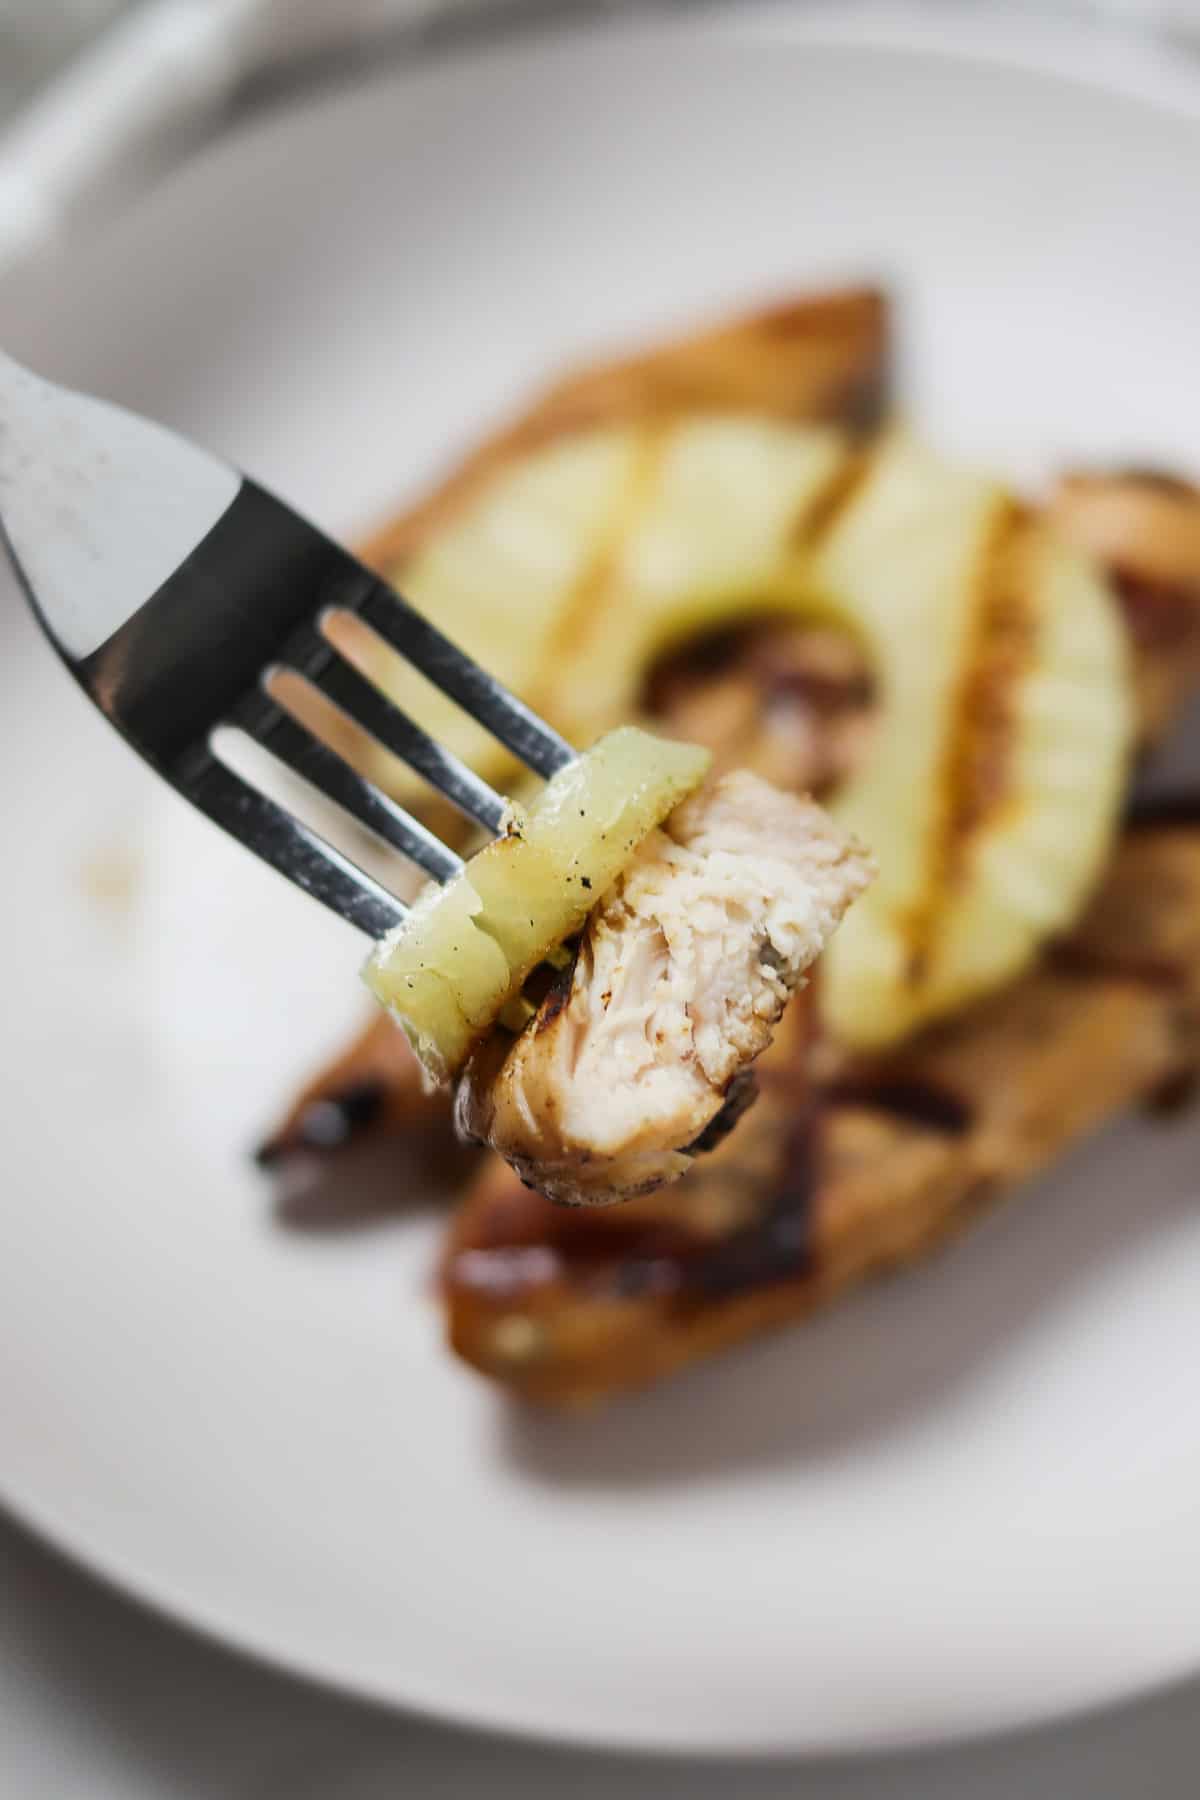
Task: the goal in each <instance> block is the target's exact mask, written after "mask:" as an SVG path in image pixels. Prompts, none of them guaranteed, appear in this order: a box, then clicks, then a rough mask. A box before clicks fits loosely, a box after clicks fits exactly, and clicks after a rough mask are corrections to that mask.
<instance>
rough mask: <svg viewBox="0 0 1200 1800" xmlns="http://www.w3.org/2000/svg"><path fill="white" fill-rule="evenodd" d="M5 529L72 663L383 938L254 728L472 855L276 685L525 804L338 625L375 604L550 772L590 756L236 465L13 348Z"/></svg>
mask: <svg viewBox="0 0 1200 1800" xmlns="http://www.w3.org/2000/svg"><path fill="white" fill-rule="evenodd" d="M0 536H2V537H3V539H4V540H5V541H6V543H7V547H8V550H9V553H10V555H11V558H12V561H13V564H14V567H15V569H16V571H17V575H18V578H19V580H20V582H21V584H22V586H23V587H24V590H25V593H26V595H27V596H28V599H29V602H30V604H31V606H32V607H33V610H34V612H35V613H36V615H37V617H38V619H39V621H40V622H41V624H42V626H43V628H44V629H45V631H46V634H47V636H48V637H49V638H50V641H51V643H52V644H53V645H54V648H55V649H56V650H57V651H58V653H59V655H60V656H61V657H62V659H63V661H64V662H65V663H66V665H67V667H68V669H70V671H71V673H72V674H73V675H74V676H75V678H76V680H77V681H78V682H79V683H80V685H81V686H82V687H83V689H84V691H85V692H86V693H87V694H88V695H89V697H90V698H91V699H92V700H94V701H95V703H96V705H97V706H98V707H99V708H100V710H101V712H102V713H104V715H105V717H106V718H107V719H108V720H109V721H110V723H111V724H113V725H115V726H116V728H117V730H118V731H119V732H120V733H121V735H122V736H123V737H124V738H125V739H126V740H127V742H129V743H130V744H132V745H133V747H134V749H135V750H137V751H139V752H140V754H141V755H142V756H144V757H145V758H146V761H147V762H149V763H150V764H152V766H153V767H154V768H155V769H157V770H158V772H159V774H160V775H163V776H165V778H166V779H167V780H168V781H169V782H170V783H171V785H172V786H173V787H175V788H177V789H178V790H179V792H180V793H181V794H183V795H184V796H185V798H186V799H188V800H190V801H191V802H192V803H193V805H195V806H198V807H199V808H200V810H201V812H204V813H207V814H208V816H209V818H210V819H214V820H215V821H216V822H217V824H218V825H222V826H224V828H225V830H226V831H229V832H231V833H232V834H233V836H234V837H236V838H237V839H238V841H239V842H240V843H242V844H244V845H245V846H246V847H247V849H250V850H253V851H254V853H255V854H256V855H257V856H261V857H262V858H263V860H264V861H265V862H268V863H270V864H271V866H272V867H273V868H275V869H278V870H279V871H280V873H281V874H283V875H286V876H287V878H288V880H289V881H292V882H294V883H295V884H296V886H297V887H300V888H303V889H304V891H305V892H306V893H309V894H312V895H313V897H314V898H315V899H317V900H320V901H322V902H323V903H324V904H325V905H326V906H328V907H330V908H331V909H332V910H333V911H334V912H336V913H338V914H339V915H340V916H341V917H342V918H344V919H346V920H347V921H348V922H349V923H350V924H352V925H356V926H357V927H358V928H359V929H360V930H362V931H365V932H367V933H369V935H370V936H372V937H382V936H383V935H384V934H385V933H386V932H388V931H390V930H391V929H392V928H393V927H394V926H395V925H397V924H399V922H400V921H401V920H402V919H403V917H404V915H405V911H406V908H405V906H404V903H403V902H402V901H401V900H400V899H398V898H397V897H396V896H395V895H394V894H392V893H389V892H388V890H387V889H386V888H385V887H383V886H381V885H380V883H379V882H378V881H376V880H374V879H373V878H372V877H371V876H370V875H368V874H366V873H365V872H364V871H363V870H362V869H360V868H358V867H357V865H356V864H355V863H353V862H352V861H351V860H350V859H349V858H348V857H346V856H344V855H343V854H342V853H341V852H340V851H339V850H338V849H336V848H335V847H334V846H333V845H332V844H330V843H329V842H328V841H327V840H326V839H325V838H324V837H322V836H321V835H320V834H319V833H318V832H317V831H316V830H314V829H313V828H311V827H310V826H309V825H308V824H306V823H305V822H304V821H303V820H302V819H301V818H299V817H297V816H296V815H295V814H294V813H292V812H291V811H290V810H288V808H286V807H285V806H283V805H281V804H280V803H279V802H278V801H276V800H274V799H272V798H271V797H270V796H269V795H267V794H264V793H263V792H261V791H260V790H259V789H258V788H257V787H255V786H254V785H252V783H250V782H249V781H247V780H246V779H245V778H244V777H243V776H242V775H240V774H238V773H237V772H236V771H235V770H234V769H233V768H232V767H230V766H229V764H228V763H227V762H225V761H222V760H221V757H220V756H219V755H218V753H217V751H216V750H215V749H214V743H213V740H214V736H215V735H216V734H217V733H218V732H220V730H221V728H222V727H226V726H232V727H236V728H239V729H240V730H241V731H242V732H244V733H246V734H247V735H248V736H249V737H250V738H252V739H253V740H254V741H255V742H256V743H258V744H259V745H261V746H262V747H263V748H264V749H265V750H267V751H268V752H269V753H270V754H271V755H272V756H273V757H274V758H276V759H277V760H278V762H280V763H282V764H284V765H285V766H286V767H288V768H290V769H291V770H292V771H293V772H294V773H295V774H297V775H299V776H300V777H302V779H303V780H304V781H306V782H308V783H310V784H311V785H312V786H313V787H315V788H317V789H318V790H319V791H320V792H321V793H322V794H324V795H325V796H326V798H327V799H329V800H331V801H332V802H333V803H334V804H335V805H336V806H338V807H341V808H342V809H343V810H344V811H345V812H346V813H349V814H350V815H351V816H352V817H353V818H354V819H356V820H357V821H358V823H359V824H360V825H362V826H364V827H365V828H366V829H367V830H368V831H369V832H371V833H372V834H373V835H374V836H375V837H376V838H379V839H382V840H383V842H384V843H385V844H388V845H390V846H391V847H392V848H393V849H395V850H398V851H400V852H401V853H402V854H403V855H404V856H405V857H408V858H409V859H411V861H413V862H415V863H417V864H418V865H419V866H420V867H421V868H422V869H423V870H425V872H426V873H427V874H429V875H431V876H433V877H434V878H435V880H438V881H446V880H448V879H449V878H450V877H451V876H452V875H454V874H455V873H456V872H457V871H458V870H459V869H460V868H461V867H462V863H461V860H460V858H459V857H458V856H456V855H455V853H454V852H453V851H452V850H450V849H449V848H448V847H447V846H446V845H445V844H444V843H442V841H441V839H440V838H438V837H436V836H434V835H433V833H432V832H430V831H428V830H427V829H426V828H425V826H423V825H422V824H421V823H420V822H419V821H418V820H417V819H415V818H413V817H412V815H411V814H410V813H408V812H406V811H405V810H404V808H403V807H401V806H399V805H398V804H397V803H396V802H395V801H394V800H392V799H391V798H389V797H388V795H386V794H384V793H383V792H381V791H380V789H379V788H378V787H376V786H374V785H373V784H372V783H371V782H370V781H368V780H366V779H365V778H364V777H363V776H362V775H360V774H359V773H358V772H357V771H356V770H355V769H354V768H352V767H351V765H350V764H349V763H348V762H346V761H345V760H344V759H343V757H342V756H340V755H339V754H337V752H336V751H334V750H333V749H331V748H330V746H329V745H328V744H327V743H325V742H323V741H322V740H321V739H320V738H319V737H317V736H316V735H315V734H314V732H313V731H312V730H311V729H310V728H309V726H308V725H305V724H301V723H300V721H299V720H298V719H297V718H296V717H294V716H293V715H292V714H291V713H290V712H288V711H287V710H285V708H284V707H283V706H282V705H281V704H280V703H279V702H278V700H277V699H275V698H273V697H272V695H271V694H270V693H268V691H267V688H266V682H267V680H268V678H269V677H270V676H271V675H272V674H273V673H274V672H275V671H278V670H279V669H292V670H295V671H297V672H298V673H299V674H300V675H301V676H303V677H305V678H306V679H307V680H308V681H309V682H311V683H312V685H313V686H314V687H316V688H317V689H318V690H319V691H320V693H322V694H323V695H324V696H325V698H326V700H327V701H329V702H331V703H332V705H333V706H334V707H335V708H336V709H337V710H338V712H339V713H340V714H342V715H343V717H344V718H348V719H349V720H351V721H353V722H354V723H355V724H357V725H358V726H360V727H361V728H362V729H364V730H365V731H367V732H368V733H369V734H370V735H371V736H372V737H373V738H374V739H376V740H377V741H378V743H380V744H382V745H384V746H385V747H386V748H387V749H388V750H390V751H393V752H394V753H395V754H396V755H397V756H399V757H401V758H402V759H403V761H404V762H406V763H407V764H408V765H409V766H410V767H411V768H413V769H415V770H416V771H417V772H418V773H419V774H420V775H421V776H423V777H424V778H425V780H426V781H428V782H429V783H430V784H431V785H432V786H433V787H434V788H436V789H437V790H438V791H439V792H440V793H442V794H444V795H445V796H446V798H447V799H448V800H450V801H452V802H453V804H454V805H455V806H456V807H457V808H458V809H459V810H460V811H461V812H463V813H465V814H466V815H467V817H468V818H470V819H472V820H474V821H475V822H477V823H478V824H480V825H482V826H484V827H486V829H487V830H489V831H490V832H492V833H493V835H495V834H498V833H499V832H501V831H502V830H503V829H504V826H505V822H506V818H507V815H508V802H507V801H506V800H505V798H504V797H503V796H502V795H500V794H497V793H496V792H495V790H494V789H492V788H491V787H489V786H488V784H487V783H486V782H484V781H481V780H480V778H479V776H478V775H476V774H475V773H474V772H473V771H472V770H471V769H469V768H468V767H467V766H466V764H465V763H463V762H462V761H461V760H460V759H459V758H458V757H457V756H455V755H453V754H452V752H450V751H449V750H446V749H444V748H443V747H442V746H441V745H439V744H437V743H436V742H435V741H434V740H433V738H431V737H430V736H429V735H428V733H426V732H425V731H423V730H422V729H421V728H420V726H419V725H417V724H416V723H415V722H414V721H413V720H412V719H411V718H409V717H408V715H407V714H406V713H404V712H403V711H401V709H400V708H399V707H398V706H396V705H395V704H394V703H393V702H392V701H391V700H389V699H388V698H387V696H386V695H385V694H384V693H382V692H381V691H380V690H379V688H377V687H376V686H374V685H373V683H372V682H371V681H369V680H368V679H367V678H366V677H365V676H364V675H362V674H361V673H360V672H359V671H358V669H356V668H355V667H354V666H352V664H351V663H350V662H348V661H347V660H346V659H345V658H344V657H343V656H342V655H341V654H339V652H338V651H337V650H336V649H335V647H334V646H333V644H332V643H331V642H330V641H329V639H328V637H326V636H325V635H324V632H323V630H322V624H323V621H324V620H325V619H326V618H327V617H328V615H330V614H331V613H334V612H349V613H354V614H356V615H357V616H358V617H359V618H360V619H361V620H363V621H364V622H365V623H366V625H368V626H369V627H370V629H371V630H372V631H373V632H375V633H376V634H377V635H378V636H379V637H380V638H382V639H384V640H385V641H386V642H387V643H388V644H390V645H392V646H393V647H394V648H395V649H396V650H398V651H399V652H400V653H401V655H402V656H404V657H406V658H407V660H408V661H409V662H410V663H412V664H413V665H414V666H415V667H416V668H418V669H419V670H420V671H421V673H422V674H423V675H425V676H426V677H427V678H428V679H429V680H430V681H431V682H432V683H433V684H434V686H436V687H438V688H440V689H441V690H442V691H443V693H446V694H448V695H449V696H450V697H451V698H452V699H453V700H455V701H456V702H457V703H458V704H459V705H460V706H462V707H463V709H464V710H465V711H466V712H468V713H470V714H471V715H472V717H474V718H475V719H476V720H478V722H479V723H480V724H481V725H483V726H484V727H486V729H487V730H488V731H490V732H491V733H492V735H493V736H494V737H496V738H498V739H499V741H500V742H501V743H502V744H504V745H506V746H507V748H508V749H509V750H511V751H512V752H513V753H514V754H515V755H516V756H517V757H518V758H519V759H520V761H521V762H523V763H525V764H526V766H527V767H528V768H530V769H532V770H533V771H534V772H535V773H536V774H538V775H540V776H543V777H545V778H547V779H548V778H549V777H550V776H551V775H553V774H554V773H555V772H556V771H557V770H558V769H561V768H562V767H563V766H564V765H565V764H566V763H568V762H570V761H571V760H572V758H573V757H574V755H575V751H574V750H573V749H572V748H571V746H570V745H569V744H568V743H566V742H565V741H564V739H562V738H561V737H559V736H558V734H557V733H556V732H554V731H552V730H551V729H550V727H549V726H548V725H546V724H545V723H544V722H543V721H542V720H541V719H539V718H538V717H537V715H536V714H535V713H533V712H531V711H530V709H529V708H528V707H527V706H525V705H523V703H522V702H521V701H520V700H518V699H517V698H516V696H515V695H513V694H511V693H509V692H508V690H507V689H506V688H504V687H502V686H501V685H500V683H499V682H498V681H496V680H494V679H493V677H492V676H491V675H489V674H488V673H487V671H486V670H484V669H482V668H480V666H479V664H478V663H476V662H473V661H472V660H471V658H470V657H469V656H466V655H465V654H464V653H463V651H461V650H460V649H458V647H457V646H456V645H454V644H452V643H451V642H450V640H449V639H448V638H446V637H444V636H443V635H442V633H441V632H440V631H438V630H437V629H436V628H435V627H434V626H433V625H431V624H430V623H429V621H428V620H427V619H425V618H424V617H423V616H422V615H421V614H420V613H418V612H417V611H416V610H415V609H414V608H413V607H412V606H410V605H409V604H408V602H407V601H406V600H404V599H402V598H401V597H400V596H399V595H398V594H397V593H395V592H394V590H393V589H392V588H391V587H389V586H388V585H387V583H386V582H384V581H382V580H380V578H379V577H378V576H377V575H374V574H372V572H371V571H370V570H369V569H367V568H365V567H364V565H363V564H362V563H360V562H357V561H356V560H355V558H354V557H352V556H351V555H349V554H348V552H347V551H345V550H343V549H341V548H340V547H339V546H338V545H337V544H335V543H333V542H331V540H330V539H329V538H327V537H325V536H324V534H323V533H322V532H320V531H318V530H317V529H316V528H315V527H314V526H312V525H310V524H309V523H308V521H307V520H305V519H303V518H301V517H300V516H299V514H297V513H295V512H293V511H292V510H291V508H290V507H287V506H285V505H283V503H282V502H281V501H279V500H276V499H275V498H274V497H273V496H272V495H270V494H268V493H266V492H264V490H263V489H262V488H260V487H258V486H256V485H255V483H254V482H252V481H250V480H248V479H247V478H246V477H245V476H244V475H242V474H240V473H239V472H238V471H237V470H236V469H234V468H231V467H230V466H229V464H227V463H224V462H221V461H220V460H219V459H218V458H216V457H214V456H211V455H209V454H208V453H207V452H206V451H203V450H200V449H198V448H197V447H196V446H195V445H194V444H191V443H188V442H187V441H186V440H185V439H183V438H181V437H179V436H177V435H176V434H175V433H173V432H170V431H167V430H166V429H164V427H162V426H161V425H155V424H151V423H150V421H149V420H147V419H143V418H140V417H139V416H137V415H136V414H134V413H130V412H126V411H124V410H123V409H122V408H119V407H116V406H112V405H109V404H108V403H106V402H104V401H101V400H96V399H92V398H90V397H88V396H86V395H83V394H78V393H74V392H71V391H69V390H68V389H65V388H62V387H57V386H55V385H54V384H52V383H51V382H48V381H44V380H42V379H40V378H39V377H38V376H36V375H33V374H31V373H30V371H29V370H27V369H24V368H22V367H21V366H20V365H19V364H18V363H16V362H13V361H12V360H11V358H9V357H7V356H5V355H3V353H0Z"/></svg>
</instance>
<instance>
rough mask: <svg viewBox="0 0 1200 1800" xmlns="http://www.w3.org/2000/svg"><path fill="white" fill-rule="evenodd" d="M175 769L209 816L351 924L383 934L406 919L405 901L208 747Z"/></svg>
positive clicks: (183, 788) (187, 791) (377, 935)
mask: <svg viewBox="0 0 1200 1800" xmlns="http://www.w3.org/2000/svg"><path fill="white" fill-rule="evenodd" d="M172 773H173V777H174V779H175V781H176V783H177V785H178V786H179V788H180V789H181V791H182V792H183V793H184V794H186V795H187V797H188V799H189V800H191V801H192V803H193V804H194V805H195V806H198V807H199V808H200V810H201V811H202V812H205V813H207V814H208V816H209V818H210V819H212V820H213V821H214V822H215V823H216V824H218V825H220V826H222V827H223V828H224V829H225V830H226V831H228V832H231V833H232V834H233V836H234V837H235V838H237V839H238V840H239V842H241V843H243V844H245V845H246V847H247V848H248V849H250V850H253V851H254V852H255V854H256V855H257V856H261V857H262V858H263V860H264V861H265V862H269V863H270V865H271V867H272V868H273V869H277V870H278V871H279V873H280V874H281V875H286V876H287V878H288V880H289V881H291V882H294V883H295V885H296V886H297V887H300V888H303V889H304V891H305V893H308V894H311V895H312V897H313V899H314V900H320V901H321V903H322V904H323V905H324V906H327V907H329V909H330V911H331V912H335V913H337V915H338V917H339V918H340V919H345V920H346V922H347V923H348V924H350V925H356V926H357V927H358V929H359V930H360V931H365V932H367V933H368V935H369V936H371V937H374V938H381V937H385V936H386V935H387V933H388V932H389V931H392V930H393V929H394V928H395V927H396V926H397V925H399V924H400V922H401V920H402V919H403V918H404V917H405V914H406V913H407V911H408V908H407V907H406V906H405V905H404V903H403V901H401V900H397V898H396V896H395V895H394V894H389V893H388V891H387V889H386V888H383V887H381V886H380V885H379V883H378V882H377V881H373V880H372V879H371V877H370V876H369V875H367V874H365V873H364V871H363V870H362V869H359V868H356V867H355V865H354V864H353V863H352V862H351V861H350V859H349V858H348V857H345V856H343V855H342V853H341V851H340V850H337V849H336V848H335V847H334V846H333V845H332V844H329V843H327V842H326V841H325V839H324V838H322V837H319V836H318V835H317V833H316V832H315V831H311V830H310V829H309V827H308V826H307V825H305V824H304V822H303V821H302V820H301V819H297V818H295V817H294V816H293V815H292V814H291V813H289V812H288V811H286V809H285V808H284V807H282V806H279V805H277V804H276V802H275V801H274V800H271V799H269V798H268V797H267V795H266V794H261V793H260V792H259V791H258V789H257V788H255V787H251V785H250V783H249V782H248V781H243V780H242V778H241V776H240V775H237V774H235V772H234V771H233V770H232V769H230V768H228V767H227V766H226V765H225V764H224V763H223V762H220V761H218V759H217V758H216V756H214V755H213V753H212V751H211V750H209V749H208V748H207V747H205V748H203V749H197V750H194V751H192V752H190V753H189V754H188V755H187V756H185V757H184V758H182V759H181V762H180V765H179V766H178V768H177V769H176V770H174V771H173V772H172Z"/></svg>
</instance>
